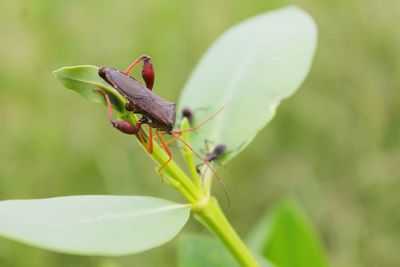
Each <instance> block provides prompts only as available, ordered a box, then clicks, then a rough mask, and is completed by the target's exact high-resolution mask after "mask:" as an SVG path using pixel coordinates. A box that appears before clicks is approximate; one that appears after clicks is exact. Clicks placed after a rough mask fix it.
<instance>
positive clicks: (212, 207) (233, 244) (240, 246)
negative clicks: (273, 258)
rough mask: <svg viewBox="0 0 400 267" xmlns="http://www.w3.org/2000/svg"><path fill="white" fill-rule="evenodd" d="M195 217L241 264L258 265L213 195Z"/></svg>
mask: <svg viewBox="0 0 400 267" xmlns="http://www.w3.org/2000/svg"><path fill="white" fill-rule="evenodd" d="M196 218H197V219H198V220H199V221H200V222H201V223H203V224H204V225H205V226H206V227H207V228H209V229H210V230H211V231H212V232H213V233H214V234H215V235H216V236H217V237H218V238H219V239H220V240H221V241H222V242H223V243H224V244H225V246H226V247H227V248H228V249H229V250H230V252H231V253H232V255H233V256H234V257H235V258H236V260H237V261H238V262H239V263H240V264H241V266H243V267H260V265H259V263H258V262H257V261H256V259H255V258H254V257H253V255H252V254H251V252H250V250H249V249H248V248H247V247H246V245H245V244H244V243H243V241H242V240H241V239H240V237H239V235H238V234H237V233H236V231H235V230H234V229H233V227H232V225H231V224H230V223H229V221H228V220H227V219H226V217H225V215H224V213H223V212H222V210H221V208H220V206H219V205H218V202H217V200H216V199H215V198H214V197H212V198H210V199H209V201H207V203H206V204H205V206H204V208H203V209H202V210H200V211H198V212H197V214H196Z"/></svg>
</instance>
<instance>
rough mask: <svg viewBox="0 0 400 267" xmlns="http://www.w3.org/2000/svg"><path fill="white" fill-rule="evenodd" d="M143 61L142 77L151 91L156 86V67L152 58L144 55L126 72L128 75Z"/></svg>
mask: <svg viewBox="0 0 400 267" xmlns="http://www.w3.org/2000/svg"><path fill="white" fill-rule="evenodd" d="M142 61H143V68H142V77H143V80H144V82H145V83H146V87H147V89H149V90H152V89H153V84H154V67H153V63H152V61H151V58H150V57H149V56H147V55H142V56H140V57H139V58H138V59H136V60H135V61H134V62H133V63H132V64H131V65H130V66H129V67H128V68H127V69H126V70H125V71H124V73H125V74H126V75H129V73H130V72H131V71H132V69H133V68H134V67H135V66H136V65H137V64H139V63H140V62H142Z"/></svg>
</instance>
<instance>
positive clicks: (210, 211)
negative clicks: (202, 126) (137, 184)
mask: <svg viewBox="0 0 400 267" xmlns="http://www.w3.org/2000/svg"><path fill="white" fill-rule="evenodd" d="M132 119H133V118H132ZM143 134H144V135H145V134H146V133H145V131H143ZM144 149H145V148H144ZM145 151H146V149H145ZM149 156H150V157H151V158H152V159H153V160H154V161H155V162H156V163H158V164H159V165H161V164H163V163H164V162H166V161H167V160H168V155H167V154H166V153H165V152H164V150H162V149H161V147H160V146H159V145H158V144H157V143H156V142H154V150H153V153H152V154H151V155H149ZM186 156H187V157H188V158H189V156H192V155H188V154H187V155H186ZM189 163H191V164H193V166H189V169H191V171H192V172H196V173H195V174H194V173H192V176H194V177H193V178H197V179H194V181H193V180H191V179H190V178H189V177H188V176H187V175H186V174H185V172H184V171H183V170H182V169H181V168H180V167H179V166H178V165H177V164H176V163H175V161H173V160H171V161H170V162H169V163H168V165H166V166H165V168H164V169H163V175H165V178H164V179H165V180H164V181H165V182H166V183H167V184H169V185H170V186H172V187H174V188H175V189H176V190H177V191H179V192H180V193H181V194H182V195H183V196H184V197H185V198H186V200H187V201H189V203H191V204H192V211H193V212H194V213H195V214H196V218H197V219H198V220H199V221H200V222H201V223H203V224H204V225H205V226H206V227H207V228H208V229H210V230H211V231H212V232H213V233H214V234H215V235H216V236H217V237H218V238H219V239H220V240H221V241H222V242H223V243H224V244H225V246H226V247H227V248H228V249H229V250H230V252H231V253H232V255H233V256H234V257H235V258H236V259H237V261H238V262H239V263H240V264H241V266H243V267H260V265H259V264H258V263H257V261H256V260H255V258H254V257H253V255H252V254H251V253H250V250H249V249H248V248H247V247H246V245H245V244H244V243H243V241H242V240H241V239H240V237H239V235H238V234H237V233H236V231H235V230H234V229H233V227H232V225H231V224H230V223H229V221H228V220H227V219H226V217H225V215H224V213H223V212H222V210H221V208H220V206H219V205H218V202H217V200H216V198H214V197H210V189H211V181H212V173H208V172H207V169H206V170H205V186H204V187H202V186H201V184H200V182H199V178H198V175H197V171H196V170H195V166H194V163H193V159H191V160H189Z"/></svg>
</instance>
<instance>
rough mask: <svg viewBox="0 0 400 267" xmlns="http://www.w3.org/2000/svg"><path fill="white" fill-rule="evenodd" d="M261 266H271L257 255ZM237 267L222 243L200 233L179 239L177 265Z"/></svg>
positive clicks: (184, 266) (186, 266) (185, 266)
mask: <svg viewBox="0 0 400 267" xmlns="http://www.w3.org/2000/svg"><path fill="white" fill-rule="evenodd" d="M257 260H258V261H259V262H260V264H261V266H262V267H273V265H272V264H270V263H268V262H267V261H265V260H264V259H263V258H262V257H257ZM204 266H207V267H227V266H229V267H239V266H240V265H239V264H238V263H237V262H236V260H235V258H234V257H233V256H232V254H231V253H230V252H229V250H228V249H227V248H226V247H224V246H223V245H222V243H221V242H220V241H219V240H217V239H215V238H211V237H208V236H205V235H201V234H185V235H184V236H183V237H182V238H180V240H179V247H178V267H204Z"/></svg>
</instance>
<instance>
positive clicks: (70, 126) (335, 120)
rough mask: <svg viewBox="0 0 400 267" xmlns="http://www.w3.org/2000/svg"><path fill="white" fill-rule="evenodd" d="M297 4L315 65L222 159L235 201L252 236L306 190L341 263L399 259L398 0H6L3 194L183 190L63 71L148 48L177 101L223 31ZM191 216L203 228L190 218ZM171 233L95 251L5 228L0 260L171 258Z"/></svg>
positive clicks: (152, 261)
mask: <svg viewBox="0 0 400 267" xmlns="http://www.w3.org/2000/svg"><path fill="white" fill-rule="evenodd" d="M288 3H292V4H296V5H299V6H300V7H302V8H304V9H305V10H307V11H308V12H309V13H310V14H311V15H312V16H313V17H314V19H315V20H316V22H317V24H318V27H319V44H318V49H317V53H316V56H315V60H314V64H313V68H312V70H311V73H310V75H309V77H308V79H307V80H306V82H305V83H304V85H303V86H302V88H301V89H300V90H299V92H298V93H296V95H294V96H293V97H292V98H290V99H288V100H286V101H285V102H284V103H283V104H282V105H281V107H280V108H279V110H278V113H277V116H276V117H275V119H274V120H273V121H272V122H271V123H270V124H269V125H268V127H267V128H266V129H265V130H263V131H262V132H261V133H260V134H259V135H258V137H257V138H256V140H255V141H254V143H253V144H251V145H250V146H249V147H248V148H247V149H246V150H245V151H244V152H243V153H242V154H241V155H239V156H238V157H237V158H235V159H234V160H233V162H231V163H230V164H229V165H228V166H227V168H226V169H225V170H222V171H221V176H223V177H224V179H225V183H226V185H227V186H228V188H229V189H230V192H231V198H232V201H233V202H232V208H231V209H227V208H226V213H227V215H228V217H229V218H230V219H231V221H232V223H233V225H234V226H235V227H236V228H237V229H238V231H239V233H240V234H241V235H242V236H245V235H246V233H248V232H249V230H250V229H251V227H252V226H253V225H254V222H255V221H256V220H257V219H258V218H260V217H261V216H262V214H264V212H266V211H267V210H268V209H269V208H270V207H272V206H273V205H274V204H275V203H277V202H278V201H279V200H280V199H281V198H282V197H284V196H287V195H294V196H295V197H297V198H298V199H299V200H300V202H301V203H302V205H303V206H304V207H305V208H306V209H307V211H308V212H309V214H310V216H311V218H312V219H313V221H314V222H315V224H316V226H317V229H318V230H319V232H320V234H321V237H322V239H323V242H324V244H325V247H326V249H327V251H328V255H329V258H330V261H331V264H332V266H343V267H346V266H355V267H357V266H363V267H372V266H387V267H395V266H396V267H397V266H400V255H399V253H398V250H399V248H400V210H399V204H400V198H399V193H398V192H399V188H400V179H399V178H400V169H399V162H400V150H399V148H400V105H399V99H400V90H399V89H400V75H399V73H400V53H399V48H400V32H399V27H398V22H399V21H400V2H399V1H398V0H384V1H374V0H351V1H344V0H338V1H328V0H324V1H312V0H298V1H261V0H259V1H256V0H249V1H239V0H231V1H228V0H220V1H185V0H170V1H122V0H115V1H95V0H88V1H77V0H70V1H59V0H36V1H28V0H25V1H23V0H16V1H11V0H3V1H0V36H1V37H0V63H1V64H0V129H1V132H0V135H1V138H0V198H1V199H16V198H44V197H53V196H60V195H77V194H140V195H153V196H162V197H165V198H169V199H175V200H180V198H179V196H178V195H177V193H175V192H174V191H172V190H171V189H169V188H168V187H167V186H165V185H163V184H162V183H160V179H159V178H158V177H157V175H156V173H155V172H154V165H153V162H151V160H150V159H149V158H148V157H146V156H145V155H144V154H143V152H142V151H141V149H140V148H139V147H138V145H137V144H136V142H135V141H133V139H132V137H129V136H125V135H122V134H119V133H118V132H116V131H115V130H114V129H112V127H111V126H110V125H109V122H108V121H107V119H106V112H105V109H103V108H99V106H97V105H93V104H90V103H88V102H87V101H86V100H84V99H83V98H82V97H80V96H79V95H77V94H76V93H73V92H72V91H68V90H65V89H64V88H63V87H62V86H61V85H60V84H58V82H57V81H56V80H55V78H54V77H53V75H52V71H53V70H55V69H57V68H59V67H61V66H65V65H78V64H93V65H106V66H114V67H117V68H120V69H123V68H124V67H126V66H128V65H129V64H130V63H131V62H132V61H133V60H134V59H135V58H136V57H138V56H139V55H140V54H143V53H147V54H149V55H151V56H152V58H153V62H154V64H155V67H156V83H155V91H156V92H157V93H158V94H159V95H161V96H163V97H165V98H167V99H169V100H172V101H173V100H176V99H177V98H178V96H179V93H180V90H181V88H182V87H183V85H184V83H185V80H186V79H187V77H188V76H189V74H190V72H191V70H192V69H193V67H194V65H195V64H196V62H197V61H198V60H199V58H200V57H201V55H202V53H203V52H204V51H205V50H206V49H207V47H208V46H209V45H210V44H211V43H212V42H213V40H214V39H215V38H216V37H217V36H219V35H220V34H221V33H222V32H223V31H224V30H225V29H227V28H229V27H230V26H231V25H233V24H235V23H237V22H239V21H241V20H242V19H245V18H248V17H250V16H252V15H255V14H258V13H261V12H264V11H266V10H269V9H271V8H275V7H279V6H281V5H284V4H288ZM243 90H245V88H243ZM255 116H257V114H255ZM227 134H228V133H227ZM216 188H217V187H216ZM216 193H217V194H219V195H220V196H221V197H223V194H222V193H221V190H219V189H218V188H217V190H216ZM0 219H1V218H0ZM189 230H192V231H202V229H201V227H199V225H198V224H197V223H196V222H194V221H193V222H191V223H190V224H189V225H188V226H187V227H186V228H185V231H189ZM175 246H176V240H175V241H173V242H171V243H169V245H167V246H163V247H161V248H157V249H154V250H151V251H148V252H146V253H142V254H138V255H133V256H128V257H121V258H97V257H81V256H70V255H63V254H57V253H52V252H47V251H44V250H40V249H36V248H32V247H29V246H25V245H22V244H19V243H15V242H12V241H8V240H5V239H0V266H2V267H22V266H24V267H25V266H30V267H39V266H40V267H41V266H59V267H62V266H77V267H79V266H98V267H117V266H121V267H123V266H174V265H175V249H174V247H175Z"/></svg>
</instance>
